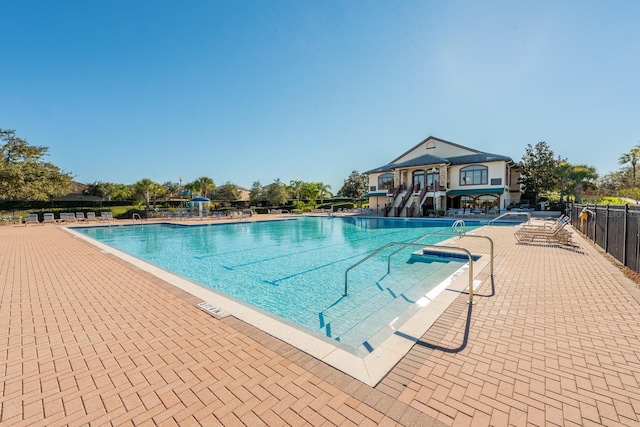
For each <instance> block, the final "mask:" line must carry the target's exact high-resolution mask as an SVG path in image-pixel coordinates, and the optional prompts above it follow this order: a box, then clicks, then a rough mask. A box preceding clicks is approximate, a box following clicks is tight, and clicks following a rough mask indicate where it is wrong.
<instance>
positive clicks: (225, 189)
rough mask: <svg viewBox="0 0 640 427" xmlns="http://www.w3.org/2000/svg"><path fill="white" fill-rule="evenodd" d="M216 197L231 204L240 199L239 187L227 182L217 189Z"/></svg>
mask: <svg viewBox="0 0 640 427" xmlns="http://www.w3.org/2000/svg"><path fill="white" fill-rule="evenodd" d="M214 197H215V199H216V200H218V201H220V202H227V203H231V202H235V201H236V200H238V199H239V198H240V191H238V186H237V185H235V184H233V183H232V182H230V181H227V182H225V183H224V184H223V185H221V186H219V187H217V188H216V191H215V193H214Z"/></svg>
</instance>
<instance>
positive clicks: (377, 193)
mask: <svg viewBox="0 0 640 427" xmlns="http://www.w3.org/2000/svg"><path fill="white" fill-rule="evenodd" d="M388 195H389V194H388V193H387V191H386V190H385V191H372V192H370V193H367V194H365V195H364V196H362V198H363V199H368V198H369V197H385V196H388Z"/></svg>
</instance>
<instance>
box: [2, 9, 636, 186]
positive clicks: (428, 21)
mask: <svg viewBox="0 0 640 427" xmlns="http://www.w3.org/2000/svg"><path fill="white" fill-rule="evenodd" d="M0 17H1V21H2V25H1V26H0V52H1V53H2V58H3V63H2V66H1V67H0V85H1V92H0V93H1V98H0V128H2V129H14V130H16V132H17V135H18V136H20V137H22V138H25V139H27V140H28V141H29V143H31V144H33V145H44V146H47V147H49V154H50V155H49V157H48V160H49V161H51V162H53V163H54V164H56V165H57V166H59V167H60V168H62V169H63V170H65V171H67V172H71V173H72V174H73V175H74V177H75V179H76V180H77V181H80V182H86V183H89V182H94V181H109V182H117V183H126V184H129V183H133V182H135V181H137V180H139V179H141V178H151V179H153V180H154V181H157V182H165V181H174V182H177V181H178V177H180V176H182V177H183V182H188V181H191V180H193V179H195V178H197V177H199V176H209V177H211V178H213V180H214V181H215V182H216V184H223V183H225V182H227V181H231V182H233V183H236V184H238V185H241V186H244V187H250V186H251V184H252V183H253V182H254V181H257V180H259V181H260V182H261V183H262V184H263V185H265V184H269V183H271V182H273V180H274V179H275V178H280V179H281V180H282V181H283V182H285V183H288V182H289V181H291V180H293V179H301V180H304V181H322V182H324V183H327V184H330V185H331V186H332V188H333V190H334V192H337V191H338V190H339V189H340V187H341V186H342V183H343V180H344V179H345V178H346V177H347V176H348V175H349V173H350V172H351V171H352V170H358V171H360V172H363V171H366V170H368V169H372V168H375V167H378V166H381V165H383V164H386V163H387V162H389V161H390V160H392V159H393V158H395V157H396V156H398V155H400V154H402V153H403V152H404V151H406V150H408V149H409V148H411V147H413V146H414V145H415V144H417V143H419V142H420V141H421V140H423V139H424V138H426V137H427V136H429V135H433V136H436V137H439V138H442V139H446V140H449V141H452V142H455V143H458V144H462V145H465V146H469V147H473V148H476V149H479V150H482V151H486V152H491V153H497V154H504V155H508V156H510V157H511V158H513V159H514V160H516V161H519V160H520V159H521V157H522V155H523V154H524V150H525V147H526V145H527V144H532V145H535V144H536V143H537V142H539V141H546V142H547V143H548V144H549V146H550V147H551V149H552V150H553V151H554V152H555V154H556V155H560V156H562V157H565V158H567V159H568V160H569V161H570V162H572V163H576V164H577V163H584V164H587V165H590V166H594V167H596V169H597V170H598V173H600V174H605V173H608V172H612V171H614V170H616V169H618V168H619V165H618V158H619V157H620V155H621V154H623V153H625V152H627V151H629V150H630V149H631V148H632V147H633V146H635V145H636V144H638V143H640V25H639V22H640V1H636V0H633V1H615V2H606V1H528V2H524V1H503V2H494V1H468V2H462V1H426V0H424V1H406V0H403V1H391V0H388V1H373V0H371V1H364V0H362V1H360V0H348V1H344V0H342V1H331V0H328V1H327V0H317V1H310V0H296V1H279V0H268V1H263V0H259V1H242V0H240V1H213V0H211V1H188V0H187V1H158V0H153V1H151V0H149V1H115V0H109V1H84V0H83V1H10V0H0Z"/></svg>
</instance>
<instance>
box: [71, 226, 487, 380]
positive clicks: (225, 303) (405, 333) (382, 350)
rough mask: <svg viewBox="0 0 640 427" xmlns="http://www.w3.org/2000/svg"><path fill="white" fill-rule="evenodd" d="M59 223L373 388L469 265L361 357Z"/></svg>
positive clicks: (464, 279) (459, 288) (480, 270)
mask: <svg viewBox="0 0 640 427" xmlns="http://www.w3.org/2000/svg"><path fill="white" fill-rule="evenodd" d="M195 225H198V224H195ZM61 228H63V229H64V230H66V231H67V232H69V233H70V234H72V235H73V236H75V237H77V238H79V239H82V240H84V241H85V242H88V243H89V244H91V245H93V246H95V247H97V248H99V249H100V250H101V252H102V253H104V254H111V255H113V256H116V257H117V258H119V259H121V260H123V261H125V262H128V263H130V264H131V265H133V266H135V267H137V268H140V269H141V270H143V271H145V272H147V273H150V274H152V275H154V276H156V277H158V278H159V279H161V280H163V281H165V282H167V283H169V284H170V285H172V286H175V287H177V288H179V289H181V290H182V291H184V292H187V293H188V294H190V295H192V296H194V297H196V298H199V299H200V300H201V302H204V303H206V304H207V307H202V306H200V307H199V306H198V303H196V304H194V305H195V306H196V307H198V308H200V309H204V310H205V311H207V312H209V313H210V314H212V315H213V316H215V317H220V316H224V315H226V314H229V315H232V316H233V317H235V318H237V319H239V320H242V321H244V322H246V323H248V324H250V325H253V326H254V327H256V328H258V329H260V330H262V331H264V332H266V333H267V334H269V335H271V336H273V337H275V338H278V339H280V340H282V341H284V342H286V343H288V344H290V345H292V346H294V347H296V348H298V349H299V350H301V351H303V352H305V353H307V354H309V355H310V356H313V357H315V358H316V359H318V360H321V361H322V362H324V363H326V364H328V365H330V366H332V367H334V368H336V369H338V370H340V371H342V372H344V373H345V374H347V375H349V376H351V377H353V378H355V379H357V380H359V381H361V382H363V383H364V384H367V385H369V386H372V387H375V386H376V385H377V384H378V383H379V382H380V381H381V380H382V379H383V378H384V377H385V376H386V375H387V374H388V373H389V372H390V371H391V369H392V368H393V367H394V366H395V365H396V364H397V363H398V362H400V360H402V358H403V357H405V356H406V354H407V353H408V352H409V350H410V349H411V348H412V347H413V345H414V344H415V343H416V342H417V341H418V340H419V339H420V337H422V336H423V335H424V333H426V331H427V330H429V328H430V327H431V326H432V325H433V324H434V323H435V322H436V320H437V319H438V318H439V317H440V316H441V315H442V314H443V313H444V312H445V310H446V309H447V308H448V307H449V306H450V305H451V303H453V301H454V300H455V299H457V298H458V296H459V295H460V294H461V293H465V292H468V291H467V288H468V285H467V284H468V277H469V276H468V272H467V270H468V265H467V267H466V268H465V267H463V268H461V269H459V270H458V271H457V272H456V274H454V275H453V276H450V277H449V278H448V279H446V280H445V281H443V282H441V283H440V284H439V285H437V286H436V287H435V288H434V289H432V290H431V291H429V293H427V294H426V295H425V297H424V298H423V299H422V304H424V305H423V306H422V307H421V308H420V309H419V310H418V312H417V313H415V314H413V315H412V316H411V317H410V318H409V319H408V320H407V321H405V322H404V323H403V324H402V325H401V326H400V327H398V328H397V329H396V330H395V332H394V333H393V334H391V335H390V336H389V337H388V338H386V339H385V340H384V341H383V342H382V343H381V344H379V345H377V346H376V348H375V349H374V350H373V351H371V352H370V353H369V354H367V355H366V356H364V357H361V356H358V355H355V354H353V353H351V352H349V351H347V350H345V349H343V348H340V345H339V343H335V344H334V343H333V342H332V341H333V340H330V339H328V338H327V340H323V339H321V338H320V337H319V336H315V335H312V334H310V333H309V332H306V331H305V330H304V328H303V327H301V326H300V327H297V326H296V325H294V324H292V323H290V322H287V321H284V320H281V319H276V318H274V317H272V316H270V315H268V314H266V313H265V312H262V311H261V310H259V309H256V308H254V307H253V306H249V305H247V304H243V303H241V302H239V301H238V300H235V299H233V298H230V297H227V296H225V295H223V294H221V293H218V292H216V291H214V290H212V289H210V288H208V287H206V286H205V285H202V284H199V283H197V282H195V281H192V280H190V279H187V278H185V277H182V276H180V275H177V274H175V273H172V272H169V271H168V270H165V269H163V268H161V267H157V266H155V265H153V264H150V263H148V262H146V261H143V260H141V259H139V258H137V257H135V256H133V255H129V254H127V253H125V252H123V251H120V250H118V249H115V248H113V247H111V246H109V245H106V244H104V243H102V242H99V241H97V240H94V239H92V238H91V237H88V236H86V235H84V234H82V233H79V232H78V231H75V230H73V228H76V227H61ZM469 234H475V233H469ZM452 240H454V238H450V239H447V240H445V241H443V242H440V243H439V245H446V243H447V242H450V241H452ZM474 255H475V254H474ZM480 255H481V257H480V258H479V260H478V261H476V262H474V267H473V283H474V290H475V289H476V287H477V285H479V284H480V283H482V280H479V279H478V277H479V276H481V275H484V274H486V273H484V269H485V267H486V266H487V265H489V257H490V255H489V254H480Z"/></svg>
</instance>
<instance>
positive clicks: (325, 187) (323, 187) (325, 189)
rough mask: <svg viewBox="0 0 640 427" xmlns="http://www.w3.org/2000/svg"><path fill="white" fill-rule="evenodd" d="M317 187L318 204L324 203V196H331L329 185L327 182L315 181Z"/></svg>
mask: <svg viewBox="0 0 640 427" xmlns="http://www.w3.org/2000/svg"><path fill="white" fill-rule="evenodd" d="M316 186H317V187H318V191H319V192H320V206H322V205H324V196H325V194H326V195H327V196H331V195H332V194H331V191H330V190H331V186H330V185H329V184H325V183H324V182H318V183H316Z"/></svg>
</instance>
